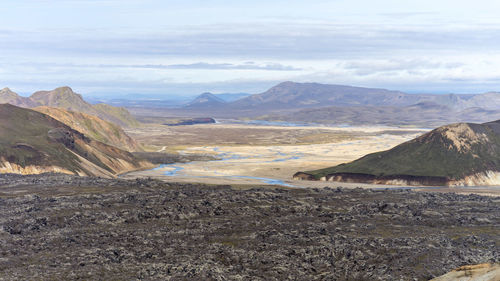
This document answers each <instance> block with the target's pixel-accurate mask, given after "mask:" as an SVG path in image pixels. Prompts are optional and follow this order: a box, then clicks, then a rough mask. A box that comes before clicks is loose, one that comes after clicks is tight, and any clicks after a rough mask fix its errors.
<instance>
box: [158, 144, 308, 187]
mask: <svg viewBox="0 0 500 281" xmlns="http://www.w3.org/2000/svg"><path fill="white" fill-rule="evenodd" d="M213 151H214V152H218V155H217V156H218V157H219V158H221V160H214V161H209V162H207V165H210V162H218V161H222V162H227V161H231V160H241V159H248V158H249V157H244V156H241V155H238V154H231V153H229V152H221V151H220V149H219V148H218V147H215V148H213ZM276 154H277V155H278V156H287V154H285V153H282V152H280V151H276ZM300 157H302V154H301V153H297V155H296V156H291V157H285V158H278V159H274V160H271V161H264V162H263V163H272V162H284V161H288V160H295V159H300ZM176 165H178V164H161V165H159V166H158V167H156V168H154V169H151V170H153V171H156V170H160V169H165V168H173V169H172V170H168V171H165V172H163V175H164V176H168V177H174V176H179V172H181V171H183V170H186V167H185V166H187V165H189V163H186V164H184V167H180V166H176ZM212 173H213V174H215V175H220V177H224V178H234V179H253V180H258V181H261V182H263V183H266V184H271V185H281V186H287V187H296V186H294V185H291V184H287V183H285V182H284V181H282V180H278V179H271V178H262V177H252V176H225V175H224V174H222V173H219V172H217V171H212ZM184 176H187V177H193V178H197V177H199V176H191V175H184Z"/></svg>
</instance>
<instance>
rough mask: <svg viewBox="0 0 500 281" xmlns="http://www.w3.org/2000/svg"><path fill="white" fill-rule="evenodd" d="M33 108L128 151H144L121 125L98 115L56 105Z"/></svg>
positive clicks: (90, 135) (91, 136)
mask: <svg viewBox="0 0 500 281" xmlns="http://www.w3.org/2000/svg"><path fill="white" fill-rule="evenodd" d="M33 109H34V110H36V111H38V112H41V113H44V114H46V115H49V116H50V117H52V118H54V119H56V120H58V121H60V122H62V123H64V124H66V125H68V126H69V127H71V128H72V129H75V130H77V131H79V132H81V133H83V134H84V135H86V136H88V137H90V138H92V139H95V140H97V141H100V142H103V143H105V144H108V145H112V146H116V147H118V148H120V149H123V150H127V151H142V149H141V147H140V145H139V144H138V143H137V142H136V141H135V140H134V139H132V138H131V137H129V136H128V135H127V134H126V133H125V132H124V131H123V129H122V128H121V127H120V126H118V125H116V124H113V123H111V122H108V121H104V120H102V119H100V118H98V117H96V116H93V115H88V114H85V113H80V112H74V111H69V110H66V109H62V108H56V107H47V106H39V107H35V108H33Z"/></svg>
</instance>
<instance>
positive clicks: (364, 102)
mask: <svg viewBox="0 0 500 281" xmlns="http://www.w3.org/2000/svg"><path fill="white" fill-rule="evenodd" d="M426 102H432V103H435V104H438V105H443V106H448V107H449V108H451V109H454V110H462V109H465V108H469V107H480V108H484V109H500V93H497V92H491V93H486V94H475V95H465V94H447V95H444V94H443V95H438V94H407V93H404V92H400V91H391V90H385V89H377V88H363V87H353V86H345V85H328V84H319V83H295V82H283V83H280V84H278V85H276V86H274V87H272V88H271V89H269V90H267V91H266V92H264V93H261V94H256V95H251V96H249V97H246V98H242V99H240V100H237V101H235V102H232V103H230V104H229V105H228V108H232V109H238V108H240V109H244V108H254V109H266V110H279V109H301V108H318V107H328V106H337V107H349V106H398V107H400V106H410V105H413V104H418V103H426Z"/></svg>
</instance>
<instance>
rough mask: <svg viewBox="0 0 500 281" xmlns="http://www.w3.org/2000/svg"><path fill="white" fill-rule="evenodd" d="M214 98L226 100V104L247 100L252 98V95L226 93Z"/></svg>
mask: <svg viewBox="0 0 500 281" xmlns="http://www.w3.org/2000/svg"><path fill="white" fill-rule="evenodd" d="M214 96H216V97H218V98H220V99H222V100H224V101H225V102H233V101H236V100H239V99H242V98H246V97H248V96H251V94H247V93H234V94H233V93H224V94H214Z"/></svg>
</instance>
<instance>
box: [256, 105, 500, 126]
mask: <svg viewBox="0 0 500 281" xmlns="http://www.w3.org/2000/svg"><path fill="white" fill-rule="evenodd" d="M255 119H260V120H267V121H283V122H292V123H316V124H348V125H367V124H374V125H387V126H407V125H409V126H422V127H436V126H442V125H445V124H449V123H452V122H479V123H481V122H485V121H488V120H494V119H500V110H498V109H497V110H487V109H484V108H479V107H470V108H466V109H463V110H453V109H452V108H450V107H449V106H445V105H440V104H437V103H435V102H421V103H418V104H413V105H409V106H348V107H347V106H327V107H320V108H306V109H300V110H295V111H291V112H281V113H274V114H267V115H262V116H259V117H257V118H255Z"/></svg>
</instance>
